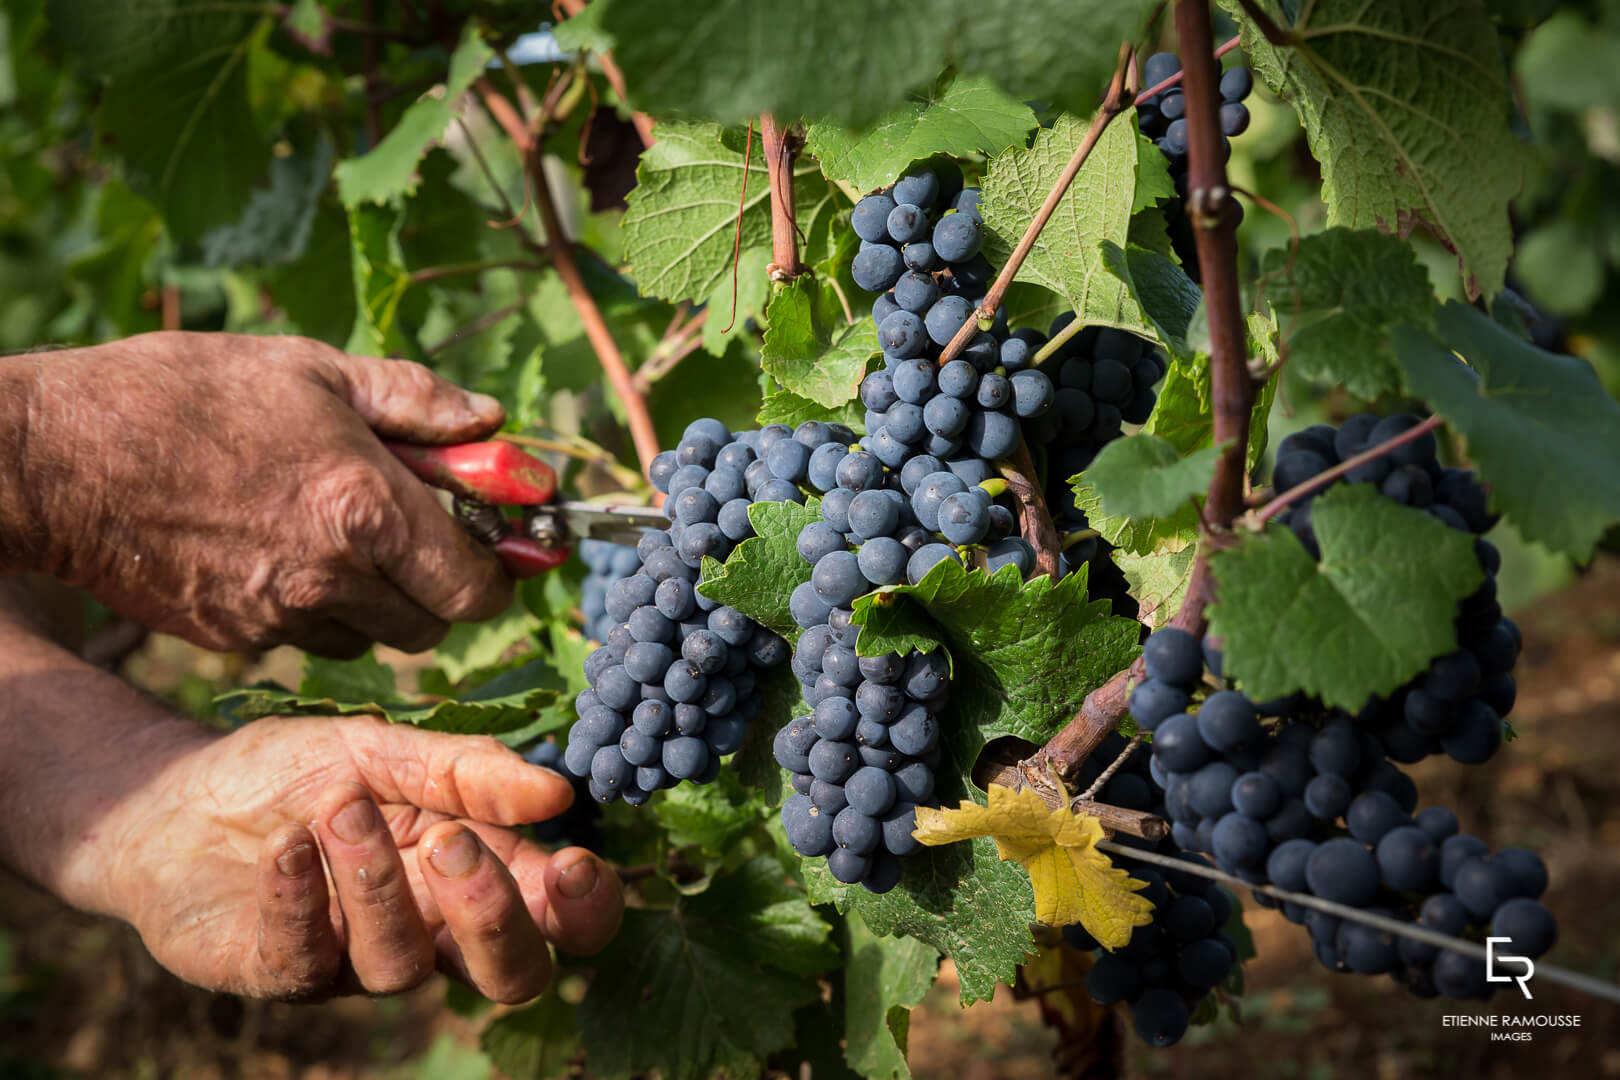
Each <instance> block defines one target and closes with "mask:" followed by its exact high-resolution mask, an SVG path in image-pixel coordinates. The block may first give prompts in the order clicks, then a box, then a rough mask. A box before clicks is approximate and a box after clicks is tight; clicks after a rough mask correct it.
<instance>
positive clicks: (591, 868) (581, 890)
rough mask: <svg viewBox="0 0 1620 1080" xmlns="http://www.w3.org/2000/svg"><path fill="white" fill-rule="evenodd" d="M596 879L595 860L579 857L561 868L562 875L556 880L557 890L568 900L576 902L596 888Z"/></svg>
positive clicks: (583, 856) (586, 856)
mask: <svg viewBox="0 0 1620 1080" xmlns="http://www.w3.org/2000/svg"><path fill="white" fill-rule="evenodd" d="M596 877H597V871H596V860H595V859H594V858H592V857H591V856H589V855H581V856H580V857H579V858H577V859H575V860H574V861H573V862H571V863H569V864H568V865H567V866H565V867H563V872H562V874H561V875H560V876H559V877H558V878H557V888H558V889H559V890H560V891H561V892H562V894H563V895H564V896H566V897H568V898H569V899H570V900H578V899H579V898H580V897H582V896H584V895H585V894H586V893H588V892H590V891H591V890H592V889H594V888H596Z"/></svg>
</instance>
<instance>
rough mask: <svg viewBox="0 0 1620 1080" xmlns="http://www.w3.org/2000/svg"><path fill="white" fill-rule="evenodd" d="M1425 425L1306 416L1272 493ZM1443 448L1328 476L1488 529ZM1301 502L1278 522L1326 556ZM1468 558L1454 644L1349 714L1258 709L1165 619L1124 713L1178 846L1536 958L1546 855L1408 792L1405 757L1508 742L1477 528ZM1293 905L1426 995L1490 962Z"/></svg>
mask: <svg viewBox="0 0 1620 1080" xmlns="http://www.w3.org/2000/svg"><path fill="white" fill-rule="evenodd" d="M1419 422H1420V421H1418V420H1417V419H1416V418H1415V417H1411V416H1405V415H1400V416H1392V417H1385V418H1382V419H1380V418H1378V417H1376V416H1373V415H1371V414H1362V415H1360V416H1356V417H1352V418H1351V419H1350V420H1347V421H1346V422H1345V423H1344V424H1343V425H1342V426H1341V427H1339V428H1337V429H1334V428H1331V427H1327V426H1325V425H1321V426H1318V427H1314V428H1308V429H1306V430H1305V431H1303V432H1300V433H1298V434H1297V435H1294V436H1290V437H1289V438H1288V439H1287V440H1284V442H1283V444H1282V445H1281V446H1280V447H1279V450H1278V455H1277V466H1276V468H1275V470H1274V486H1275V487H1276V488H1277V489H1279V490H1286V489H1288V488H1291V487H1293V486H1294V485H1296V484H1299V483H1301V482H1303V481H1305V480H1308V479H1310V478H1311V477H1314V476H1317V475H1319V474H1320V473H1322V472H1323V471H1325V470H1327V469H1329V468H1332V467H1333V466H1334V465H1336V464H1338V463H1339V462H1340V461H1341V460H1345V459H1348V458H1350V457H1352V456H1354V455H1356V454H1359V453H1360V452H1362V451H1363V450H1365V449H1368V448H1370V447H1372V446H1374V445H1377V444H1379V443H1382V442H1385V441H1387V440H1389V439H1391V438H1394V437H1395V436H1398V435H1400V434H1401V433H1403V432H1406V431H1409V430H1410V429H1411V428H1413V427H1414V426H1416V425H1417V424H1419ZM1436 450H1437V446H1436V443H1435V440H1434V438H1433V436H1432V435H1427V434H1426V435H1424V436H1420V437H1418V438H1416V439H1413V440H1411V441H1409V442H1407V443H1405V444H1404V445H1402V446H1400V447H1397V448H1396V449H1394V450H1393V451H1391V452H1389V453H1388V454H1385V455H1383V456H1381V457H1378V458H1374V459H1372V460H1370V461H1368V462H1366V463H1364V464H1362V465H1359V466H1357V467H1356V468H1355V469H1352V470H1350V471H1349V472H1348V473H1346V474H1345V475H1344V476H1342V477H1340V478H1336V479H1335V480H1334V481H1333V482H1334V483H1373V484H1377V485H1378V486H1379V490H1380V492H1381V493H1382V494H1383V495H1384V496H1385V497H1388V498H1392V499H1395V500H1397V501H1398V502H1401V503H1402V504H1404V505H1408V506H1412V507H1415V508H1418V509H1422V510H1425V511H1427V512H1428V513H1430V514H1431V515H1433V516H1434V517H1436V518H1437V519H1439V520H1440V521H1443V522H1445V523H1446V524H1447V525H1448V526H1450V527H1452V528H1456V529H1458V530H1460V531H1464V532H1473V533H1476V534H1477V533H1479V532H1482V531H1484V530H1485V529H1488V528H1489V527H1490V526H1491V524H1493V522H1494V520H1495V518H1494V516H1493V515H1491V514H1490V513H1489V512H1488V510H1487V508H1486V501H1485V494H1484V491H1483V490H1482V489H1481V488H1480V486H1479V484H1478V483H1477V481H1476V480H1475V478H1474V477H1473V475H1472V474H1471V473H1469V472H1466V471H1464V470H1459V469H1449V468H1445V467H1443V466H1441V465H1440V464H1439V462H1438V460H1437V458H1436ZM1329 486H1331V485H1329ZM1310 502H1311V499H1310V498H1306V499H1302V500H1301V501H1299V502H1297V503H1295V504H1293V505H1292V506H1291V508H1290V509H1289V511H1288V512H1287V513H1286V514H1285V515H1280V516H1279V520H1281V521H1283V522H1284V523H1285V524H1286V525H1287V526H1288V527H1289V528H1291V529H1292V530H1293V531H1294V533H1295V535H1296V536H1298V537H1299V539H1300V541H1301V543H1303V544H1304V545H1305V546H1306V548H1307V549H1308V550H1310V551H1311V552H1312V553H1313V554H1318V549H1317V545H1316V538H1315V535H1314V532H1313V531H1312V527H1311V524H1310ZM1475 552H1476V555H1477V557H1478V558H1479V560H1480V563H1481V567H1482V569H1483V571H1484V573H1485V583H1484V584H1483V585H1482V586H1481V587H1480V589H1479V590H1478V591H1476V592H1475V593H1474V594H1472V595H1470V596H1469V597H1467V598H1466V599H1465V600H1463V601H1462V602H1461V603H1460V604H1459V610H1458V615H1457V622H1456V627H1457V634H1458V639H1459V642H1460V648H1459V649H1458V650H1457V651H1456V652H1453V653H1450V654H1447V655H1446V656H1442V657H1440V658H1438V659H1437V660H1435V661H1434V662H1433V663H1432V664H1430V665H1429V667H1428V669H1427V670H1426V671H1425V672H1424V673H1423V674H1421V675H1419V676H1418V677H1417V678H1415V679H1413V680H1412V681H1411V682H1409V683H1408V684H1406V685H1405V686H1403V687H1401V688H1400V689H1399V690H1397V691H1396V692H1395V693H1394V694H1392V695H1390V697H1388V698H1387V699H1383V698H1374V699H1372V700H1371V701H1369V702H1368V703H1367V704H1366V705H1365V706H1364V707H1363V708H1362V709H1361V710H1359V711H1357V712H1354V713H1351V712H1348V711H1346V710H1343V709H1327V708H1325V707H1323V706H1322V704H1321V703H1320V702H1317V701H1314V700H1312V699H1310V698H1308V697H1306V696H1305V695H1303V694H1297V693H1296V694H1293V695H1289V696H1288V697H1285V698H1282V699H1277V700H1272V701H1262V702H1256V701H1253V700H1251V699H1250V698H1249V697H1248V696H1247V695H1245V694H1244V693H1242V692H1241V691H1240V690H1238V689H1231V688H1228V687H1227V686H1226V684H1225V683H1224V682H1223V681H1222V680H1221V661H1222V658H1221V655H1220V651H1219V648H1218V647H1217V644H1216V643H1215V642H1213V641H1210V640H1206V641H1204V642H1203V643H1200V642H1199V641H1198V640H1197V639H1195V638H1194V637H1193V636H1192V635H1190V634H1187V633H1186V632H1184V631H1181V630H1176V629H1173V628H1172V629H1166V630H1161V631H1160V632H1158V633H1156V634H1154V635H1153V636H1152V637H1151V638H1149V639H1148V642H1147V644H1146V645H1145V646H1144V648H1143V663H1144V666H1145V668H1146V671H1147V676H1148V677H1147V679H1146V680H1145V681H1144V682H1142V683H1141V684H1140V685H1138V686H1137V687H1136V688H1135V689H1134V690H1133V691H1132V695H1131V700H1130V710H1131V715H1132V717H1133V719H1134V720H1135V721H1136V723H1137V725H1138V726H1139V727H1140V728H1142V729H1143V730H1144V731H1147V732H1150V733H1151V734H1152V736H1153V755H1152V766H1151V767H1152V775H1153V779H1154V780H1155V781H1156V782H1157V784H1158V785H1159V786H1160V788H1162V790H1163V792H1164V804H1165V812H1166V814H1167V815H1168V816H1169V818H1170V819H1171V821H1172V823H1173V825H1172V838H1173V840H1174V842H1175V843H1176V845H1178V846H1179V847H1181V848H1183V849H1185V850H1188V851H1203V852H1208V853H1210V854H1211V855H1213V857H1214V859H1215V862H1216V864H1217V865H1218V866H1220V867H1221V868H1222V869H1223V870H1225V871H1227V872H1228V873H1231V874H1234V875H1236V876H1238V877H1240V878H1243V879H1244V880H1246V881H1251V882H1256V883H1263V882H1270V883H1272V884H1275V885H1277V886H1279V887H1281V888H1285V889H1289V890H1294V891H1299V892H1308V893H1311V894H1314V895H1316V896H1318V897H1321V898H1323V899H1326V900H1332V901H1336V902H1339V903H1343V904H1349V905H1351V906H1354V907H1359V908H1362V909H1365V910H1369V911H1373V912H1376V913H1378V914H1382V915H1386V916H1389V917H1391V918H1394V919H1398V920H1403V921H1407V922H1415V923H1418V924H1421V925H1423V926H1426V927H1429V928H1431V929H1434V930H1437V931H1439V932H1441V933H1445V934H1449V935H1453V936H1456V935H1469V936H1473V937H1476V938H1479V937H1483V935H1484V933H1485V932H1486V930H1487V929H1488V930H1489V932H1490V933H1491V934H1492V935H1494V936H1502V937H1509V938H1511V939H1512V940H1513V950H1514V952H1515V953H1517V954H1518V955H1524V956H1530V957H1536V956H1540V955H1541V954H1542V953H1543V952H1545V951H1546V950H1547V949H1548V948H1549V947H1550V946H1551V944H1552V941H1553V939H1554V937H1555V936H1556V926H1555V924H1554V921H1553V918H1552V915H1551V914H1550V913H1549V912H1548V911H1547V909H1546V907H1545V906H1543V905H1542V904H1541V903H1540V902H1539V900H1538V897H1539V896H1540V895H1541V892H1542V890H1544V889H1545V887H1546V884H1547V874H1546V868H1545V867H1544V866H1543V865H1542V863H1541V860H1540V859H1539V858H1538V857H1537V856H1536V855H1535V854H1534V853H1532V852H1530V851H1527V850H1524V849H1518V848H1510V849H1506V850H1504V851H1500V852H1497V853H1496V854H1495V855H1492V854H1490V853H1489V852H1488V851H1487V850H1486V848H1485V846H1484V844H1483V843H1481V842H1480V841H1479V840H1478V839H1476V838H1474V837H1471V836H1464V835H1460V834H1459V833H1458V831H1457V819H1456V816H1455V815H1454V814H1452V813H1451V812H1450V811H1449V810H1446V809H1444V808H1443V807H1429V808H1427V809H1425V810H1423V811H1422V812H1421V813H1415V814H1414V812H1415V811H1416V809H1417V802H1418V793H1417V788H1416V786H1415V785H1414V784H1413V782H1412V780H1411V778H1410V777H1408V776H1407V775H1406V774H1405V773H1404V772H1403V771H1401V769H1400V768H1399V767H1398V766H1397V764H1396V763H1397V762H1399V763H1412V762H1416V761H1419V760H1421V759H1422V758H1424V757H1425V756H1427V755H1429V754H1433V753H1440V752H1444V753H1446V754H1448V755H1449V756H1451V757H1452V758H1454V759H1455V760H1457V761H1459V762H1462V763H1464V764H1477V763H1479V762H1483V761H1485V760H1487V759H1488V758H1490V757H1491V756H1492V754H1494V753H1495V751H1496V749H1497V748H1498V747H1499V746H1500V744H1501V739H1502V716H1503V715H1505V713H1506V711H1507V710H1508V709H1509V708H1511V706H1512V703H1513V696H1514V688H1513V680H1512V675H1511V671H1512V667H1513V663H1514V661H1515V659H1516V658H1517V655H1518V651H1519V640H1520V639H1519V635H1518V629H1517V627H1515V626H1514V625H1513V623H1512V622H1511V621H1510V620H1508V619H1506V618H1503V617H1502V614H1501V609H1500V607H1499V606H1498V605H1497V603H1496V599H1495V583H1494V577H1493V575H1494V571H1495V569H1496V565H1497V556H1496V552H1495V549H1494V548H1493V547H1492V546H1491V545H1490V544H1489V543H1488V542H1486V541H1485V540H1483V539H1479V538H1477V537H1476V540H1475ZM1195 699H1201V700H1197V702H1196V707H1195ZM1256 899H1257V900H1258V901H1259V902H1261V903H1263V904H1269V903H1270V901H1269V900H1268V899H1267V898H1266V897H1264V896H1263V895H1258V894H1257V897H1256ZM1282 907H1283V912H1284V914H1285V915H1286V916H1287V917H1288V918H1289V919H1291V920H1292V921H1294V922H1297V923H1304V924H1306V925H1307V926H1308V927H1309V928H1310V931H1311V934H1312V939H1313V943H1314V945H1315V948H1316V953H1317V956H1318V957H1319V958H1320V959H1321V961H1322V962H1323V963H1324V964H1325V965H1327V966H1328V967H1329V968H1331V969H1333V970H1336V971H1356V972H1360V973H1364V974H1386V973H1387V974H1392V975H1394V976H1395V977H1396V978H1397V979H1398V980H1399V981H1400V982H1401V983H1402V984H1403V985H1405V986H1407V987H1408V988H1409V989H1411V990H1412V991H1413V992H1414V993H1417V994H1419V995H1421V996H1431V997H1432V996H1434V995H1435V994H1445V995H1447V996H1449V997H1454V998H1466V997H1474V996H1481V995H1484V994H1485V993H1486V992H1487V990H1488V985H1487V984H1486V982H1485V972H1484V967H1483V965H1482V964H1481V963H1480V962H1478V961H1476V960H1473V959H1472V958H1470V957H1467V956H1464V955H1462V954H1460V953H1456V952H1452V951H1447V950H1438V949H1435V948H1432V947H1429V946H1424V945H1419V944H1415V943H1413V942H1411V941H1409V940H1406V939H1404V938H1403V939H1400V940H1399V941H1397V940H1396V938H1395V937H1394V936H1392V935H1389V934H1385V933H1382V932H1380V931H1378V930H1376V929H1373V928H1369V927H1367V926H1365V925H1362V924H1360V923H1355V922H1350V921H1343V920H1339V919H1337V918H1333V917H1330V916H1325V915H1323V914H1322V913H1320V912H1317V911H1314V910H1311V909H1306V908H1304V907H1303V906H1300V905H1295V904H1292V903H1287V904H1284V905H1282Z"/></svg>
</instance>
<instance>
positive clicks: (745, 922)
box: [579, 856, 837, 1080]
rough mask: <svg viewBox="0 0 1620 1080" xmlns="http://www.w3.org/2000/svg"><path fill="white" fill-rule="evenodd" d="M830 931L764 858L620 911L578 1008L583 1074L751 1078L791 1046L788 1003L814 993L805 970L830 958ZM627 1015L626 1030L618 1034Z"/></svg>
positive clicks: (611, 1079)
mask: <svg viewBox="0 0 1620 1080" xmlns="http://www.w3.org/2000/svg"><path fill="white" fill-rule="evenodd" d="M830 934H831V928H830V927H829V926H828V925H827V924H826V923H825V922H824V921H822V919H821V917H820V916H818V915H817V914H816V913H815V912H814V911H813V910H812V909H811V907H810V905H809V904H808V903H806V902H805V899H804V894H803V893H802V892H800V890H799V889H798V888H796V887H795V886H793V885H792V884H791V883H789V882H788V881H787V879H786V877H785V876H784V875H783V873H782V869H781V865H780V864H779V863H777V861H776V860H775V859H774V858H772V857H770V856H759V857H756V858H753V859H750V860H749V861H747V862H745V863H743V864H742V865H741V866H740V867H738V868H737V869H736V870H735V871H734V872H732V873H730V874H726V875H723V876H721V877H718V878H716V879H715V881H714V883H713V884H712V885H711V886H710V887H709V888H708V889H706V890H704V891H703V892H700V893H698V894H696V895H695V896H681V897H679V898H677V899H676V901H675V904H674V906H673V907H669V908H664V909H649V908H633V909H631V910H629V911H626V912H625V914H624V925H623V926H622V927H621V928H620V930H619V933H618V935H617V936H616V937H615V938H614V939H613V941H612V942H611V943H610V944H609V945H608V947H607V948H606V949H603V950H602V952H601V953H600V954H599V955H598V956H597V958H596V962H595V967H596V976H595V978H594V979H593V980H592V981H591V986H590V990H589V991H588V992H587V994H586V995H585V1000H584V1001H583V1002H581V1003H580V1007H579V1029H580V1038H581V1042H582V1043H583V1045H584V1047H585V1054H586V1057H587V1058H588V1059H589V1061H590V1063H591V1073H592V1075H593V1076H600V1077H603V1078H604V1080H621V1078H626V1077H630V1076H632V1075H635V1074H638V1073H645V1072H649V1071H651V1070H653V1069H657V1070H658V1071H659V1072H660V1073H661V1074H662V1075H663V1076H665V1077H668V1078H669V1080H704V1078H707V1077H711V1076H713V1075H714V1074H715V1072H716V1071H717V1070H724V1071H725V1072H726V1073H727V1074H728V1075H731V1076H757V1075H759V1073H760V1063H761V1062H762V1061H764V1059H765V1058H766V1057H767V1056H768V1055H770V1054H771V1053H773V1052H775V1051H777V1050H781V1049H784V1048H786V1047H787V1046H789V1045H791V1044H792V1041H793V1030H794V1025H793V1014H794V1010H796V1009H798V1008H800V1007H801V1006H804V1005H807V1004H809V1003H810V1002H812V1001H815V1000H817V998H818V987H817V985H816V982H815V980H813V979H807V978H805V976H807V975H813V974H815V973H817V972H820V971H824V970H826V969H827V968H828V967H831V966H832V965H833V964H835V963H836V962H837V952H836V950H835V949H834V948H833V947H832V945H831V943H830V941H829V936H830ZM629 1016H634V1017H635V1020H636V1037H635V1038H626V1037H625V1018H626V1017H629Z"/></svg>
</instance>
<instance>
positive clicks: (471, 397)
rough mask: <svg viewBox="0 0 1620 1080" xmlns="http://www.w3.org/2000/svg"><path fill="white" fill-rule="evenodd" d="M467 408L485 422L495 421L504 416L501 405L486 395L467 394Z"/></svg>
mask: <svg viewBox="0 0 1620 1080" xmlns="http://www.w3.org/2000/svg"><path fill="white" fill-rule="evenodd" d="M467 408H469V409H471V410H472V411H473V412H474V413H476V414H477V415H478V416H479V417H480V418H481V419H485V420H495V419H498V418H499V417H501V416H504V415H505V409H503V408H502V406H501V403H500V402H499V401H496V400H495V399H494V398H492V397H490V396H489V395H488V394H468V395H467Z"/></svg>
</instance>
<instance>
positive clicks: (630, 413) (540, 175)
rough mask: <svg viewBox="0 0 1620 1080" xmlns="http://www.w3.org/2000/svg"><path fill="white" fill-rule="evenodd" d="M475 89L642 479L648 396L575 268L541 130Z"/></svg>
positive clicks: (648, 448)
mask: <svg viewBox="0 0 1620 1080" xmlns="http://www.w3.org/2000/svg"><path fill="white" fill-rule="evenodd" d="M477 86H478V94H479V97H480V98H481V99H482V100H483V103H484V108H485V109H487V110H488V111H489V114H490V116H492V117H493V118H494V119H495V122H496V123H498V124H500V126H501V127H502V128H503V129H504V130H505V131H506V134H507V136H508V137H509V138H510V139H511V140H512V142H513V144H514V145H515V146H516V147H517V148H518V152H519V154H521V156H522V158H523V162H524V172H525V174H526V175H527V177H528V182H529V184H530V185H531V187H532V190H533V193H534V202H535V206H536V207H537V208H538V209H539V211H540V224H541V226H542V227H543V228H544V229H545V233H546V241H547V242H546V244H545V246H544V249H543V250H544V251H545V253H546V254H547V255H548V256H550V258H551V264H552V266H554V267H556V270H557V276H558V277H559V278H561V279H562V282H563V287H564V288H565V289H566V290H567V291H568V299H569V301H570V302H571V303H572V304H573V305H574V311H575V313H576V314H577V315H578V316H579V321H580V323H581V324H582V325H583V326H584V328H585V336H586V338H587V339H589V341H590V343H591V348H592V349H593V350H594V351H595V352H596V358H597V360H598V361H599V362H600V363H601V365H602V372H603V374H605V375H606V376H607V380H608V383H609V384H610V385H611V386H612V387H613V392H614V393H615V394H617V395H618V398H619V402H620V404H622V405H623V406H624V412H625V417H626V419H627V420H628V423H629V427H630V438H631V440H632V441H633V442H634V443H635V447H636V456H637V458H639V459H640V461H641V471H642V473H643V475H645V474H646V471H647V468H648V466H650V465H651V464H652V459H653V458H654V457H656V456H657V455H658V435H657V433H656V432H655V431H654V429H653V422H652V414H651V413H650V412H649V411H648V409H647V398H646V395H644V394H642V393H641V392H640V391H639V390H637V389H636V385H635V381H634V380H633V379H632V378H631V376H630V367H629V365H627V364H626V363H625V362H624V355H623V354H622V353H620V352H619V346H618V344H617V343H616V342H614V340H613V334H612V332H611V331H609V330H608V325H607V320H605V319H604V318H603V317H602V312H601V309H600V308H598V307H597V306H596V300H595V299H594V298H593V297H592V296H591V293H590V290H589V289H588V288H587V287H586V286H585V278H584V277H583V276H582V275H581V274H580V272H579V263H577V262H576V261H575V260H574V244H573V241H572V240H571V239H570V238H569V236H568V233H567V232H566V230H564V228H563V225H562V219H561V216H560V215H559V214H558V213H557V202H556V200H555V199H554V198H553V197H552V194H551V183H550V181H549V180H548V179H547V178H546V170H545V163H544V159H543V155H542V153H541V144H542V142H543V140H544V138H545V130H544V124H543V123H541V124H539V125H537V126H536V129H535V130H531V129H530V127H529V125H528V124H527V123H525V121H524V119H523V117H522V116H521V115H520V114H519V113H518V110H517V109H516V108H514V107H513V105H512V103H511V102H510V101H508V100H507V99H506V97H505V96H504V95H502V94H501V92H500V91H499V90H496V89H495V87H494V86H493V85H492V84H491V83H490V81H489V79H488V78H484V77H480V78H479V80H478V83H477Z"/></svg>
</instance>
